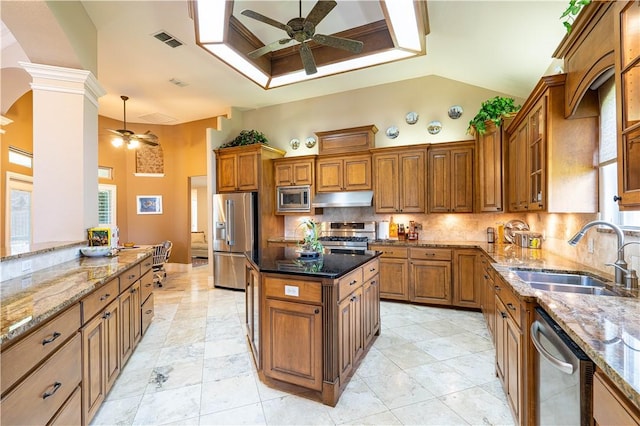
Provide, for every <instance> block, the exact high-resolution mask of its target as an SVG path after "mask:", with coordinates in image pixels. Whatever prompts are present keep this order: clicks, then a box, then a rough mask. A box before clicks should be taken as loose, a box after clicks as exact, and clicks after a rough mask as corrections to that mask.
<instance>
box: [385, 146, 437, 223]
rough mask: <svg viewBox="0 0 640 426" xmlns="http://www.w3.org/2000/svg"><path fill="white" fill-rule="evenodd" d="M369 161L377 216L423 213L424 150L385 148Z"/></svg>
mask: <svg viewBox="0 0 640 426" xmlns="http://www.w3.org/2000/svg"><path fill="white" fill-rule="evenodd" d="M372 160H373V170H374V173H373V180H374V194H375V196H374V204H375V210H376V213H400V212H402V213H424V211H425V182H426V176H425V165H426V164H425V150H424V149H422V148H406V149H403V150H398V149H393V150H388V149H386V150H381V151H376V152H375V153H374V154H373V156H372Z"/></svg>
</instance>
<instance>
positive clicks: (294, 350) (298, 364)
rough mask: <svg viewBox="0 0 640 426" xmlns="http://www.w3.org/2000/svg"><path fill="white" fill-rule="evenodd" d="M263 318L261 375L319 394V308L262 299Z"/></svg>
mask: <svg viewBox="0 0 640 426" xmlns="http://www.w3.org/2000/svg"><path fill="white" fill-rule="evenodd" d="M263 318H264V322H263V325H264V327H267V330H265V333H264V348H265V350H264V352H263V356H264V370H263V371H264V374H265V375H267V376H269V377H272V378H274V379H278V380H283V381H285V382H288V383H293V384H296V385H299V386H303V387H306V388H309V389H314V390H321V389H322V307H321V306H315V305H307V304H304V303H295V302H287V301H283V300H275V299H266V303H265V312H264V313H263ZM293 342H295V344H292V343H293Z"/></svg>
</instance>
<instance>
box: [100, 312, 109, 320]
mask: <svg viewBox="0 0 640 426" xmlns="http://www.w3.org/2000/svg"><path fill="white" fill-rule="evenodd" d="M107 318H111V312H108V311H107V312H105V313H104V315H103V316H102V319H107Z"/></svg>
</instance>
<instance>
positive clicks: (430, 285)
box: [409, 260, 451, 305]
mask: <svg viewBox="0 0 640 426" xmlns="http://www.w3.org/2000/svg"><path fill="white" fill-rule="evenodd" d="M409 271H410V276H411V278H410V279H411V282H412V283H413V285H412V288H411V290H413V291H412V292H411V293H410V296H409V299H410V300H411V301H412V302H420V303H430V304H437V305H450V304H451V290H450V287H451V262H447V261H443V260H434V261H429V260H412V261H411V265H410V267H409Z"/></svg>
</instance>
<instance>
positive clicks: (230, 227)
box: [226, 200, 236, 246]
mask: <svg viewBox="0 0 640 426" xmlns="http://www.w3.org/2000/svg"><path fill="white" fill-rule="evenodd" d="M234 207H235V206H234V202H233V200H227V205H226V208H227V232H226V234H227V244H228V245H230V246H233V245H235V244H236V242H235V218H234V214H235V212H234V210H235V209H234Z"/></svg>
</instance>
